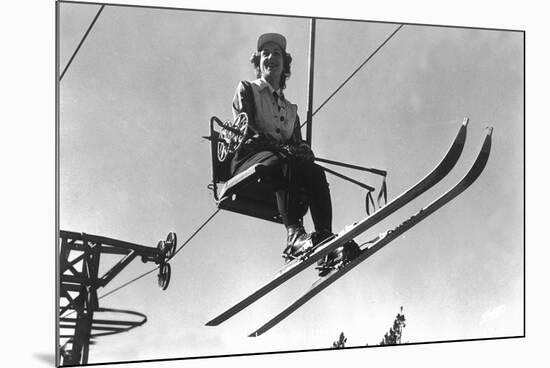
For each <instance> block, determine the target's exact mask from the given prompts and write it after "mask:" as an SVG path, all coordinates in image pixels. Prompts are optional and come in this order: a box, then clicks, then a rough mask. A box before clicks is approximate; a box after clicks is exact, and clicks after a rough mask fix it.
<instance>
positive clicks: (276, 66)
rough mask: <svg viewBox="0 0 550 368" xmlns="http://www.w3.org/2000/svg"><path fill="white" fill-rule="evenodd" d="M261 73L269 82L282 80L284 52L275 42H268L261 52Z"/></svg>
mask: <svg viewBox="0 0 550 368" xmlns="http://www.w3.org/2000/svg"><path fill="white" fill-rule="evenodd" d="M260 73H261V75H262V77H263V78H264V79H265V80H267V81H269V82H275V81H277V82H278V81H279V80H280V78H281V74H282V73H283V51H282V50H281V48H280V47H279V45H277V44H276V43H274V42H267V43H266V44H264V45H263V46H262V48H261V50H260ZM277 84H278V83H277Z"/></svg>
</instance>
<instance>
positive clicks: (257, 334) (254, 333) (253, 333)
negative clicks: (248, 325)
mask: <svg viewBox="0 0 550 368" xmlns="http://www.w3.org/2000/svg"><path fill="white" fill-rule="evenodd" d="M258 336H260V334H259V333H258V331H256V332H252V333H251V334H250V335H248V337H258Z"/></svg>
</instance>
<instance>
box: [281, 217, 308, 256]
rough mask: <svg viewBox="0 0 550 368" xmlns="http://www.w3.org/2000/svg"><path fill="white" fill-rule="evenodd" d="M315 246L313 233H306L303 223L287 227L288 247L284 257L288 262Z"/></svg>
mask: <svg viewBox="0 0 550 368" xmlns="http://www.w3.org/2000/svg"><path fill="white" fill-rule="evenodd" d="M311 248H313V241H312V237H311V234H308V233H306V231H305V229H304V227H303V226H302V225H291V226H289V227H288V228H287V237H286V248H285V249H284V251H283V258H284V259H285V261H286V262H287V263H288V262H290V261H292V260H293V259H295V258H298V257H299V256H301V255H303V254H304V253H306V252H307V251H309V250H310V249H311Z"/></svg>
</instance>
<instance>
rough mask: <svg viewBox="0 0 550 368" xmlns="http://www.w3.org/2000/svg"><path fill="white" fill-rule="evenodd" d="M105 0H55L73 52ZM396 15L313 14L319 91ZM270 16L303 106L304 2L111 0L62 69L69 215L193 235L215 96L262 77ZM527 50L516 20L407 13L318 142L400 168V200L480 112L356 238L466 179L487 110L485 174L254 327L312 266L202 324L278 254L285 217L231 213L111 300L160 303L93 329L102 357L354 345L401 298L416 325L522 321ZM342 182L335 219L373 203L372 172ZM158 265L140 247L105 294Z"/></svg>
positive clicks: (409, 336)
mask: <svg viewBox="0 0 550 368" xmlns="http://www.w3.org/2000/svg"><path fill="white" fill-rule="evenodd" d="M98 10H99V6H97V5H83V4H62V5H61V13H60V44H59V46H60V58H59V61H60V65H61V66H64V65H66V63H67V61H68V60H69V58H70V56H71V54H72V52H73V50H74V49H75V47H76V46H77V44H78V42H79V41H80V39H81V37H82V35H83V34H84V32H85V30H86V29H87V27H88V25H89V24H90V22H91V20H92V19H93V17H94V16H95V14H96V13H97V11H98ZM397 26H398V24H388V23H368V22H351V21H347V22H346V21H336V20H318V21H317V33H316V59H315V80H314V82H315V83H314V84H315V89H314V103H313V105H314V109H315V107H316V106H319V105H320V104H321V103H322V102H323V101H324V99H325V98H326V97H328V96H329V95H330V93H332V91H333V90H334V89H335V88H337V87H338V86H339V85H340V83H341V82H342V81H343V80H345V79H346V78H347V77H348V76H349V75H350V74H351V72H352V71H353V70H355V68H356V67H357V66H359V65H360V64H361V63H362V62H363V61H364V60H365V59H366V58H367V57H368V56H369V55H370V54H371V53H372V52H373V51H374V50H375V49H376V48H377V47H378V46H379V45H380V44H381V43H382V42H383V41H384V40H385V39H386V37H387V36H389V35H390V34H391V32H393V30H395V29H396V28H397ZM270 31H276V32H280V33H282V34H284V35H285V36H286V37H287V39H288V51H289V52H290V53H291V54H292V56H293V64H292V76H291V78H290V80H289V81H288V83H287V85H288V87H287V89H286V90H285V96H286V97H287V98H288V99H289V100H291V101H293V102H295V103H297V104H298V105H299V111H298V112H299V114H300V116H301V117H302V120H304V118H305V113H306V112H305V106H306V91H307V58H308V39H309V21H308V20H307V19H300V18H288V17H286V18H285V17H268V16H252V15H235V14H220V13H206V12H193V11H176V10H159V9H156V10H155V9H138V8H126V7H113V6H109V7H106V8H105V9H104V11H103V12H102V14H101V16H100V17H99V19H98V21H97V23H96V24H95V26H94V28H93V29H92V31H91V33H90V35H89V37H88V38H87V39H86V42H85V43H84V45H83V47H82V48H81V50H80V51H79V53H78V55H77V57H76V58H75V60H74V62H73V63H72V65H71V66H70V68H69V69H68V72H67V73H66V75H65V76H64V78H63V80H62V81H61V83H60V105H59V108H60V109H59V114H60V115H59V143H60V172H59V179H60V182H59V185H60V196H59V216H60V228H61V229H63V230H70V231H77V232H86V233H91V234H98V235H103V236H108V237H112V238H116V239H122V240H126V241H130V242H135V243H139V244H144V245H150V246H155V245H156V243H157V241H158V240H160V239H162V238H164V237H165V236H166V234H167V233H168V231H175V232H177V234H178V237H179V240H180V243H181V242H182V241H183V240H185V239H186V238H187V237H188V236H189V235H191V234H192V233H193V232H194V231H195V229H197V228H198V226H200V224H202V222H203V221H204V220H206V218H208V217H209V216H210V215H211V214H212V213H213V211H214V210H215V204H214V201H213V198H212V196H211V193H210V192H209V191H208V189H207V188H206V186H207V185H208V184H209V181H210V176H211V172H210V161H209V160H210V152H209V144H208V143H207V142H206V141H205V140H203V139H201V136H203V135H207V134H208V121H209V118H210V117H211V116H212V115H216V116H219V117H221V118H223V119H227V118H229V117H230V116H231V105H230V104H231V98H232V95H233V92H234V90H235V87H236V85H237V83H238V81H239V80H242V79H251V78H253V77H254V74H253V70H252V68H251V64H250V63H249V61H248V60H249V58H250V56H251V54H252V51H253V50H254V47H255V43H256V39H257V36H258V35H259V34H261V33H263V32H270ZM523 67H524V66H523V34H522V33H520V32H502V31H492V30H476V29H464V28H460V29H457V28H446V27H428V26H415V25H405V26H404V27H403V28H402V29H401V30H400V31H399V32H398V33H397V34H396V35H395V37H394V38H392V40H390V41H389V42H388V43H387V44H386V45H385V46H384V47H383V48H382V49H381V51H380V52H379V53H378V54H377V55H376V56H375V57H374V58H373V59H372V60H371V61H370V62H369V63H368V64H367V65H366V66H365V67H364V68H363V69H362V70H361V71H360V72H359V73H358V74H357V75H356V76H355V77H354V78H353V79H352V80H351V81H350V82H349V83H348V84H347V85H346V86H345V87H344V88H343V89H342V90H341V91H340V92H339V93H338V94H337V95H336V96H335V97H334V98H333V99H332V100H331V101H330V102H329V103H328V104H327V105H326V106H325V107H324V108H323V109H321V110H320V111H319V112H318V113H317V114H316V115H315V117H314V128H313V130H314V131H313V144H312V146H313V150H314V152H315V153H316V155H317V156H319V157H323V158H328V159H334V160H338V161H345V162H349V163H353V164H358V165H364V166H367V167H376V168H380V169H384V170H387V171H388V172H389V174H388V191H389V192H388V195H389V199H390V200H391V199H392V198H395V197H396V196H397V195H399V193H401V192H402V191H404V190H406V189H407V188H408V187H409V186H411V185H412V184H414V183H416V182H417V181H418V180H419V179H421V178H422V177H423V176H424V175H425V174H426V173H427V172H428V171H429V170H430V169H431V168H432V167H433V166H435V164H436V163H437V162H438V161H439V160H440V158H441V157H442V156H443V155H444V153H445V152H446V150H447V148H448V147H449V145H450V144H451V142H452V140H453V138H454V136H455V135H456V132H457V130H458V128H459V126H460V123H461V122H462V119H463V118H464V117H469V118H470V124H469V129H468V130H469V131H468V139H467V143H466V146H465V149H464V153H463V155H462V157H461V161H460V162H459V164H458V165H457V166H456V167H455V169H454V170H453V172H452V173H451V174H450V175H449V177H448V178H446V179H445V180H444V181H443V182H442V183H440V184H439V185H438V186H437V187H435V188H434V189H433V190H432V191H430V193H426V195H423V196H422V197H421V198H419V199H417V200H415V201H414V202H413V203H411V204H410V205H408V206H406V207H405V208H404V209H403V210H402V211H400V212H399V213H398V214H395V215H393V216H391V217H389V218H388V219H387V220H385V221H383V222H381V223H380V224H379V225H378V226H376V228H374V229H372V230H371V231H368V232H367V233H365V234H364V235H363V236H361V237H359V238H358V240H359V241H365V240H368V239H370V238H372V237H374V236H375V235H377V234H378V232H381V231H384V230H386V229H388V228H391V227H393V226H396V225H397V224H399V223H400V222H401V221H403V220H404V219H406V218H408V217H409V216H411V215H412V214H414V213H415V212H416V211H417V210H418V209H419V208H420V207H421V206H423V205H426V204H428V203H429V202H430V201H431V200H433V199H435V198H436V197H437V196H438V195H440V194H441V193H443V192H444V190H445V189H446V188H448V187H450V186H451V185H452V184H453V183H454V182H456V181H457V180H458V179H459V178H460V177H461V176H462V175H463V174H464V173H465V172H466V171H467V169H468V166H469V165H470V164H471V163H472V162H473V160H474V158H475V156H476V155H477V151H478V150H479V148H480V145H481V142H482V139H483V136H484V134H485V133H484V130H485V127H486V126H493V127H494V129H495V130H494V133H493V150H492V153H491V158H490V160H489V163H488V166H487V168H486V169H485V171H484V173H483V174H482V175H481V177H480V178H479V179H478V181H477V182H476V183H475V184H474V185H473V186H472V187H471V188H469V189H468V190H467V191H466V192H465V193H464V194H462V195H461V196H460V197H459V198H457V199H456V200H455V201H453V202H452V203H450V204H449V205H447V206H445V207H444V208H443V209H441V210H440V211H438V212H437V213H436V214H434V215H432V216H431V217H429V219H426V220H425V221H423V222H422V223H421V224H419V225H418V226H416V227H415V228H413V229H412V230H410V231H409V232H407V233H406V234H405V235H404V236H402V237H401V238H399V239H398V240H396V241H394V242H392V243H390V245H388V246H387V247H385V248H384V249H383V250H381V251H380V252H378V253H377V254H376V255H375V256H374V257H372V258H371V259H369V260H367V261H365V262H364V263H363V264H361V265H360V266H359V267H357V268H356V269H354V270H353V271H352V272H350V273H348V274H347V275H346V276H345V277H343V278H342V279H341V280H339V281H338V282H336V283H335V284H333V285H332V286H331V287H330V288H328V289H327V290H325V291H324V292H323V293H322V294H320V295H319V296H317V297H315V298H314V299H313V300H312V301H310V302H309V303H307V304H306V305H305V306H303V307H302V308H301V309H300V310H298V311H297V312H295V313H294V314H293V315H292V316H290V317H289V318H288V319H286V320H285V321H284V322H282V323H281V324H280V325H278V326H277V327H275V328H274V329H273V330H271V331H269V332H268V333H266V334H265V335H263V336H261V337H258V338H248V337H247V335H248V334H249V333H250V332H252V331H254V330H255V329H256V328H257V327H259V326H261V325H262V324H263V323H264V322H265V321H267V320H268V319H270V318H271V317H273V316H274V315H275V314H277V313H278V312H279V311H281V310H282V309H283V308H284V307H286V306H287V305H288V304H289V303H290V302H291V301H293V300H294V299H295V298H296V297H298V296H300V295H301V294H302V293H303V292H304V291H305V290H306V289H307V288H308V286H309V285H310V283H311V282H313V281H314V280H315V279H316V274H315V272H314V271H313V270H307V271H304V272H303V273H301V274H300V275H299V276H298V277H296V278H295V279H292V280H290V281H289V282H287V283H285V284H284V285H283V286H281V287H279V288H278V289H277V290H276V291H274V292H272V293H270V294H268V295H267V296H266V297H264V298H263V299H262V300H261V301H259V302H257V303H255V304H254V305H252V306H251V307H249V308H247V309H246V310H244V311H243V312H241V313H240V314H238V315H237V316H235V317H234V318H232V319H230V320H229V321H227V322H225V323H224V324H222V325H221V326H219V327H207V326H204V324H205V323H206V322H207V321H208V320H210V319H211V318H213V317H215V316H216V315H217V314H219V313H221V312H222V311H223V310H225V309H226V308H228V307H230V306H231V305H233V304H234V303H235V302H237V301H239V300H240V299H242V298H243V297H245V296H247V295H248V294H249V293H251V292H252V291H254V290H255V289H256V288H257V287H259V286H260V285H262V284H263V283H264V282H266V281H268V280H269V279H270V278H271V277H272V275H273V274H274V273H275V272H276V271H277V270H278V269H279V268H280V267H281V266H282V264H283V261H282V258H281V257H280V253H281V251H282V249H283V247H284V236H285V232H284V228H283V227H282V226H280V225H276V224H272V223H268V222H265V221H261V220H257V219H252V218H249V217H246V216H241V215H236V214H233V213H226V212H221V213H219V214H218V215H217V216H216V217H215V218H214V220H213V221H212V222H211V223H210V224H209V225H208V226H207V227H206V228H205V229H204V230H203V231H201V232H200V234H199V235H198V236H197V237H196V238H195V239H193V241H192V242H191V243H190V244H188V245H187V246H186V247H185V248H184V249H183V250H182V251H181V252H180V253H179V254H178V255H177V257H175V258H174V259H173V260H172V261H171V262H170V263H171V265H172V280H171V283H170V287H169V288H168V290H166V291H161V290H160V289H158V287H157V286H156V279H155V277H154V275H151V276H149V277H147V278H144V279H142V280H140V281H138V282H136V283H134V284H132V285H131V286H129V287H127V288H124V289H122V290H120V291H118V292H117V293H114V294H112V295H110V296H108V297H106V298H105V299H102V300H101V301H100V305H101V306H103V307H111V308H120V309H133V310H136V311H138V312H141V313H144V314H146V315H147V317H148V322H147V323H146V324H145V325H144V326H142V327H139V328H137V329H135V330H133V331H131V332H129V333H125V334H120V335H114V336H111V337H105V338H100V339H98V341H97V343H96V345H94V346H93V347H92V349H91V356H90V362H109V361H118V360H135V359H158V358H168V357H191V356H203V355H220V354H237V353H253V352H265V351H287V350H296V349H315V348H326V347H330V346H331V344H332V341H334V340H336V339H337V337H338V335H339V333H340V332H342V331H343V332H344V333H345V334H346V336H347V337H348V346H359V345H365V344H366V343H368V344H369V345H373V344H377V343H378V342H379V341H380V339H381V338H382V336H383V335H384V333H385V332H386V331H387V329H388V328H389V327H390V326H391V323H392V322H393V319H394V317H395V315H396V314H397V312H398V311H399V308H400V306H403V307H404V313H405V316H406V318H407V327H406V328H405V330H404V336H403V339H404V341H407V342H426V341H442V340H457V339H472V338H487V337H503V336H516V335H521V334H522V333H523V312H524V310H523V291H524V290H523V272H524V270H523V189H524V188H523V150H524V147H523V127H524V122H523V82H524V81H523ZM342 172H345V173H347V174H352V175H357V174H355V173H351V172H348V171H346V170H342ZM358 177H359V178H361V179H362V180H365V182H366V183H367V184H369V185H373V186H375V187H378V186H379V184H380V181H379V178H377V177H375V176H372V175H368V174H367V175H363V174H360V175H358ZM329 181H330V185H331V193H332V198H333V207H334V214H335V216H334V228H335V229H342V228H343V227H344V226H345V225H346V224H350V223H353V222H355V221H358V220H361V219H362V218H364V217H365V216H366V214H365V212H364V205H363V202H364V194H365V193H364V192H363V190H362V189H360V188H355V187H353V186H351V185H350V184H349V183H347V182H342V181H340V180H339V179H337V178H334V177H329ZM306 224H307V226H308V227H309V228H310V229H311V222H310V221H309V219H308V221H307V222H306ZM103 266H104V267H107V266H108V264H104V265H103ZM151 268H152V266H150V265H144V264H142V263H141V262H134V264H132V265H130V266H129V267H127V268H126V269H125V270H124V272H123V273H121V274H120V275H119V276H118V277H117V279H115V280H114V281H113V282H112V283H111V284H109V285H108V287H106V288H105V290H101V291H100V293H99V294H100V295H102V294H104V293H106V292H108V291H109V290H111V289H112V288H114V287H116V286H118V285H120V284H122V283H124V282H125V281H127V280H130V279H132V278H133V277H135V276H138V275H140V274H142V273H143V272H146V271H148V270H149V269H151ZM166 337H168V342H167V341H166Z"/></svg>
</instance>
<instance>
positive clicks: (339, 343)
mask: <svg viewBox="0 0 550 368" xmlns="http://www.w3.org/2000/svg"><path fill="white" fill-rule="evenodd" d="M347 341H348V338H347V337H345V336H344V333H343V332H341V333H340V337H339V338H338V340H336V341H334V342H333V343H332V349H342V348H345V347H346V342H347Z"/></svg>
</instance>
